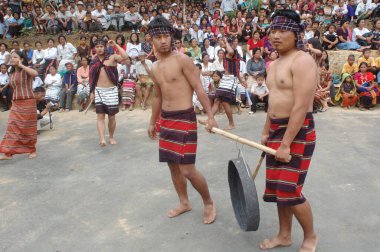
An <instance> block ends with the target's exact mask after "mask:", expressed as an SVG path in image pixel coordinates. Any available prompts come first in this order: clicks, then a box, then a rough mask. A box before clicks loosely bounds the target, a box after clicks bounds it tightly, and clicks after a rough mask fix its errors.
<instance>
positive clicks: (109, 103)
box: [95, 86, 119, 116]
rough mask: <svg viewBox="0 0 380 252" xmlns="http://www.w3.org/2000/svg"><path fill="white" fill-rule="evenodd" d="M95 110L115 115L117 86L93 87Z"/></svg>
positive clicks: (117, 95) (117, 105)
mask: <svg viewBox="0 0 380 252" xmlns="http://www.w3.org/2000/svg"><path fill="white" fill-rule="evenodd" d="M95 110H96V113H97V114H108V115H110V116H112V115H116V114H117V113H118V112H119V92H118V90H117V87H116V86H115V87H107V88H104V87H95Z"/></svg>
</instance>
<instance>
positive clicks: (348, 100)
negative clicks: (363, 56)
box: [335, 73, 358, 109]
mask: <svg viewBox="0 0 380 252" xmlns="http://www.w3.org/2000/svg"><path fill="white" fill-rule="evenodd" d="M340 99H342V104H341V106H342V108H343V109H350V108H351V107H353V106H355V104H356V102H357V101H358V94H357V93H356V86H355V82H354V81H353V79H352V76H351V75H350V74H348V73H344V74H343V76H342V84H341V85H340V87H339V91H338V93H337V94H336V96H335V100H336V101H339V100H340Z"/></svg>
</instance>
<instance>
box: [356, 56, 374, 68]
mask: <svg viewBox="0 0 380 252" xmlns="http://www.w3.org/2000/svg"><path fill="white" fill-rule="evenodd" d="M362 62H366V63H367V64H368V66H369V67H374V66H376V63H375V60H374V58H372V57H369V58H368V59H366V58H364V57H363V56H362V57H360V58H359V60H358V65H359V66H360V64H361V63H362Z"/></svg>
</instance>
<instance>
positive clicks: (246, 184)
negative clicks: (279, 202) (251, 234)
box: [228, 157, 260, 231]
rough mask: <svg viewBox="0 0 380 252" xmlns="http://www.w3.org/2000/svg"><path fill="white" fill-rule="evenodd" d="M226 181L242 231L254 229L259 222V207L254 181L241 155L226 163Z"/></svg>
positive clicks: (257, 226)
mask: <svg viewBox="0 0 380 252" xmlns="http://www.w3.org/2000/svg"><path fill="white" fill-rule="evenodd" d="M228 183H229V186H230V194H231V201H232V206H233V208H234V212H235V217H236V220H237V222H238V223H239V226H240V228H241V229H242V230H243V231H256V230H257V229H258V228H259V224H260V209H259V201H258V198H257V192H256V186H255V182H254V181H253V179H252V174H251V170H250V169H249V167H248V164H247V163H246V162H245V160H244V159H243V157H239V158H237V159H232V160H230V161H229V163H228Z"/></svg>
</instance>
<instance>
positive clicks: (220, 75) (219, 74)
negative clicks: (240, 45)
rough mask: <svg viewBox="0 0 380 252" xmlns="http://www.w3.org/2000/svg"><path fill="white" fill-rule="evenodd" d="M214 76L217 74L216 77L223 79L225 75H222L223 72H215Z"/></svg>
mask: <svg viewBox="0 0 380 252" xmlns="http://www.w3.org/2000/svg"><path fill="white" fill-rule="evenodd" d="M213 74H216V75H218V76H219V77H220V78H222V77H223V74H222V72H221V71H214V73H213Z"/></svg>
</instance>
